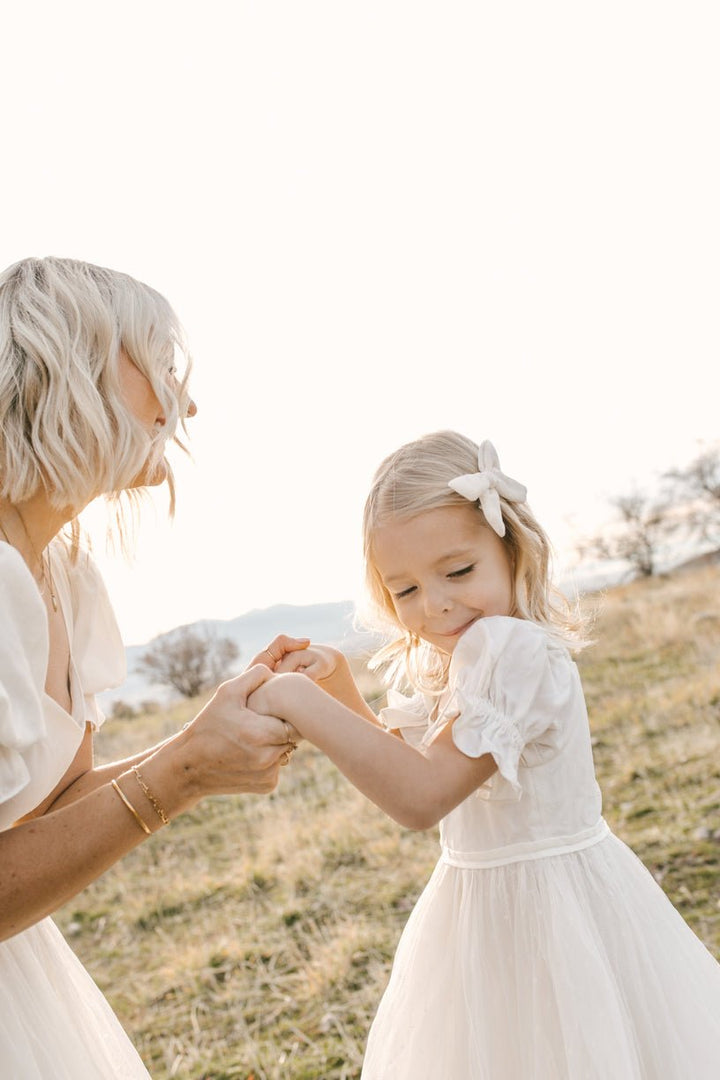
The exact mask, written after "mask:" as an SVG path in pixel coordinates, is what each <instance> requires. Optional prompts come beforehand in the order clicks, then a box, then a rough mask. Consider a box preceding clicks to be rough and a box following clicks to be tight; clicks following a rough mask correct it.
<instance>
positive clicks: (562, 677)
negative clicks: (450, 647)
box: [446, 616, 573, 798]
mask: <svg viewBox="0 0 720 1080" xmlns="http://www.w3.org/2000/svg"><path fill="white" fill-rule="evenodd" d="M449 685H450V691H451V695H450V701H449V704H448V707H447V709H446V714H447V713H450V714H451V715H452V716H455V717H456V719H455V721H454V723H453V728H452V737H453V742H454V743H455V745H456V746H457V748H458V750H460V751H462V753H463V754H467V756H468V757H473V758H476V757H481V756H482V755H483V754H492V756H493V757H494V759H495V762H496V764H497V768H498V773H499V774H500V776H501V777H502V778H503V779H504V781H506V783H507V785H509V787H510V789H511V792H512V795H511V796H510V797H514V798H519V797H520V794H521V791H522V784H521V782H520V779H519V775H518V769H519V766H520V765H521V764H522V765H524V766H526V767H528V768H531V767H533V766H535V765H539V764H542V762H544V761H547V760H548V759H549V758H550V757H553V756H554V755H555V754H557V753H558V751H559V749H560V742H561V730H560V728H561V723H560V720H561V717H562V714H563V709H564V708H565V706H566V705H567V703H568V702H569V700H570V697H571V694H572V687H573V682H572V661H571V660H570V656H569V654H568V652H567V650H566V649H565V648H564V647H563V646H561V645H559V644H557V643H556V642H554V641H553V639H552V638H551V636H550V635H549V634H548V632H547V631H546V630H544V629H543V628H542V627H540V626H537V625H536V624H534V623H531V622H527V621H525V620H522V619H513V618H507V617H504V616H495V617H490V618H486V619H480V620H478V622H476V623H474V624H473V626H471V628H470V629H469V630H468V631H467V633H466V634H464V635H463V637H462V638H461V639H460V641H459V642H458V644H457V646H456V647H455V652H454V653H453V657H452V661H451V664H450V673H449ZM491 782H492V780H491Z"/></svg>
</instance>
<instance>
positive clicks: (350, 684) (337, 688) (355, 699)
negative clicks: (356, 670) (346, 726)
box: [318, 664, 380, 726]
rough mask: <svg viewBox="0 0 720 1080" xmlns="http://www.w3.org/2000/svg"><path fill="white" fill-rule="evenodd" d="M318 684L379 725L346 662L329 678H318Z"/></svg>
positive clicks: (359, 714) (338, 699) (354, 710)
mask: <svg viewBox="0 0 720 1080" xmlns="http://www.w3.org/2000/svg"><path fill="white" fill-rule="evenodd" d="M318 686H320V687H322V689H323V690H325V691H327V693H328V694H330V695H331V696H332V697H334V698H335V700H336V701H339V702H340V703H341V704H342V705H345V706H347V708H348V709H352V711H353V712H355V713H357V714H358V716H362V717H364V718H365V719H366V720H369V721H370V722H371V723H372V724H376V725H378V726H380V722H379V720H378V718H377V716H376V715H375V713H374V712H373V711H372V709H371V708H370V706H369V705H368V703H367V702H366V701H365V698H364V697H363V696H362V694H361V693H360V691H359V689H358V686H357V683H356V682H355V680H354V678H353V676H352V672H351V671H350V668H349V666H347V664H345V665H343V666H342V667H339V668H338V669H337V670H336V671H335V672H334V673H333V675H332V676H331V677H330V678H329V679H320V680H319V681H318Z"/></svg>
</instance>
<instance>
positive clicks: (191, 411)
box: [118, 349, 197, 487]
mask: <svg viewBox="0 0 720 1080" xmlns="http://www.w3.org/2000/svg"><path fill="white" fill-rule="evenodd" d="M118 378H119V381H120V391H121V394H122V398H123V401H124V403H125V405H126V407H127V408H128V409H129V410H130V412H131V413H132V415H133V416H134V417H135V419H136V420H137V421H138V422H139V423H140V424H142V426H143V427H144V428H145V430H146V431H147V433H148V437H149V438H150V439H152V438H153V436H155V435H157V433H158V432H159V431H160V430H161V429H162V428H163V427H164V426H165V423H166V420H165V416H164V414H163V408H162V405H161V404H160V402H159V401H158V398H157V395H156V393H155V391H154V390H153V388H152V384H151V382H150V380H149V379H148V377H147V375H145V374H144V373H143V372H142V371H141V370H140V368H139V367H137V365H136V364H135V363H133V361H132V359H131V358H130V356H129V355H128V354H127V352H126V351H125V350H124V349H121V350H120V357H119V360H118ZM167 379H168V381H169V382H171V383H175V381H176V380H175V371H174V368H170V369H168V373H167ZM196 412H197V405H196V404H195V402H194V401H193V400H192V399H190V401H189V403H188V410H187V415H188V417H191V416H195V414H196ZM166 476H167V467H166V465H165V462H164V461H162V460H161V461H160V462H158V463H155V464H154V465H153V466H152V470H151V471H150V469H149V468H143V469H142V470H141V472H140V473H139V475H138V476H137V477H136V478H135V480H133V482H132V484H131V485H130V486H131V487H147V486H155V485H157V484H162V482H163V481H164V480H165V477H166Z"/></svg>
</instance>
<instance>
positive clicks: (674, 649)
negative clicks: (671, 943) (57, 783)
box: [58, 569, 720, 1080]
mask: <svg viewBox="0 0 720 1080" xmlns="http://www.w3.org/2000/svg"><path fill="white" fill-rule="evenodd" d="M596 637H597V639H598V644H597V645H596V646H594V647H593V648H592V649H590V650H588V652H587V653H586V654H585V655H584V656H583V657H582V659H581V668H582V674H583V680H584V682H585V686H586V690H587V695H588V703H589V707H590V713H591V725H592V729H593V737H594V742H595V753H596V761H597V769H598V776H599V779H600V783H601V786H602V788H603V791H604V795H605V814H606V817H607V818H608V820H609V821H610V823H611V825H612V826H613V828H614V829H615V830H616V832H617V833H618V834H619V835H620V836H621V837H622V838H623V839H625V840H626V841H627V842H628V843H630V844H631V846H632V847H633V848H634V849H635V850H636V851H637V852H638V854H639V855H640V856H641V858H642V859H643V861H644V862H645V863H646V864H647V865H648V866H649V867H650V868H651V869H652V871H653V872H654V873H655V875H656V877H657V879H658V880H659V881H660V882H661V884H662V886H663V888H664V889H665V890H666V891H667V892H668V894H669V895H670V897H671V899H672V900H673V902H674V903H675V904H676V905H677V907H678V908H679V909H680V910H681V911H682V913H683V915H684V916H685V917H686V918H687V919H688V921H689V922H690V923H691V925H692V926H693V927H694V928H695V930H696V931H697V933H699V934H700V936H701V937H702V938H703V939H704V940H705V942H706V943H707V944H708V946H709V947H710V948H711V950H713V951H714V952H715V954H716V955H720V905H719V903H718V889H717V885H718V865H719V854H720V784H719V783H718V781H719V780H720V773H719V770H718V764H717V762H718V753H717V747H718V730H719V728H720V674H719V673H718V664H717V657H718V652H719V651H720V575H718V572H717V570H713V569H704V570H701V571H696V572H693V573H687V574H677V575H675V576H673V577H669V578H663V579H656V580H652V581H650V582H644V583H637V584H633V585H630V586H627V587H624V588H622V589H617V590H614V591H613V592H612V593H609V594H608V595H607V596H606V597H605V598H604V599H603V600H602V603H601V605H600V614H599V617H598V624H597V627H596ZM365 689H366V692H372V691H373V687H372V684H371V683H370V682H368V683H367V684H366V687H365ZM189 713H190V708H189V707H188V706H179V707H178V708H177V709H176V710H175V712H174V715H171V716H169V717H165V718H161V717H159V716H157V715H156V716H148V717H144V718H139V719H136V720H132V721H126V722H116V723H114V724H111V725H108V727H107V729H106V730H105V731H104V732H103V733H102V735H101V738H100V746H99V749H100V756H101V757H103V758H109V757H116V756H120V755H122V754H123V753H126V752H129V751H130V750H131V749H134V748H137V747H138V746H142V745H146V744H147V743H148V742H149V741H151V740H153V739H156V738H159V737H160V736H161V735H162V734H164V733H165V731H170V730H175V729H176V728H177V726H178V724H181V723H182V722H184V720H185V719H186V718H187V716H188V715H189ZM436 855H437V838H436V835H435V833H434V832H433V833H430V834H414V833H409V832H405V831H403V830H402V829H400V828H399V827H398V826H396V825H395V824H394V823H392V822H390V821H389V820H388V819H386V818H385V817H384V816H383V815H382V814H381V813H380V812H379V811H378V810H376V809H375V808H374V807H373V806H371V805H370V804H368V803H367V802H366V801H365V800H364V799H363V798H362V797H361V796H360V795H358V794H357V792H355V791H354V789H352V788H351V787H350V786H349V784H347V782H346V781H345V780H344V779H343V777H342V776H340V775H339V774H338V772H337V771H336V770H335V768H334V767H333V766H332V765H330V764H329V763H328V762H327V761H326V760H325V759H324V758H323V757H322V756H321V755H320V754H318V753H317V752H316V751H315V750H314V749H313V748H312V747H309V746H303V747H301V748H300V750H299V751H298V753H297V754H296V755H295V757H294V760H293V765H292V768H289V769H287V770H285V771H284V774H283V783H282V785H281V787H280V789H279V791H277V792H276V793H275V794H274V795H272V796H271V797H269V798H267V797H266V798H259V797H252V796H245V797H228V798H221V799H215V800H212V801H210V802H208V803H207V804H206V805H204V806H203V807H202V808H200V809H199V810H197V811H196V812H194V813H192V814H188V815H185V816H184V817H183V818H181V819H180V820H178V821H177V822H175V823H174V824H173V826H172V828H170V829H168V830H167V831H165V832H164V833H161V834H159V835H158V836H157V837H156V838H155V839H154V840H153V841H152V842H151V843H148V844H146V845H144V846H143V847H141V848H140V849H138V850H137V851H135V852H133V853H132V855H130V856H128V857H127V858H126V859H125V860H124V861H123V862H122V863H121V864H120V865H118V866H116V867H115V868H114V869H113V870H112V871H111V872H109V873H108V874H106V875H105V877H104V878H103V879H102V880H101V881H99V882H97V883H96V884H95V885H94V886H92V887H91V888H89V889H87V890H86V891H85V892H84V893H83V894H82V895H81V896H80V897H78V898H76V899H75V900H74V901H72V903H70V904H69V905H67V906H66V907H65V908H64V909H62V910H61V911H60V913H59V916H58V922H59V923H60V925H61V927H62V929H63V930H64V931H65V932H66V933H67V934H68V936H69V939H70V941H71V943H72V944H73V947H74V948H75V950H76V952H77V953H78V955H79V956H80V957H81V959H82V960H83V962H84V963H85V964H86V965H87V967H88V968H89V969H90V971H91V972H92V973H93V975H94V976H95V978H96V979H97V981H98V983H99V984H100V986H101V987H102V989H103V990H104V991H105V993H106V994H107V996H108V997H109V998H110V1000H111V1002H112V1004H113V1006H114V1007H115V1009H116V1010H117V1012H118V1013H119V1015H120V1017H121V1020H122V1022H123V1024H124V1025H125V1027H126V1028H127V1030H128V1031H129V1032H130V1034H131V1036H132V1038H133V1039H134V1041H135V1043H136V1045H137V1046H138V1048H139V1050H140V1052H141V1054H142V1056H143V1058H144V1060H145V1062H146V1064H147V1066H148V1069H149V1070H150V1072H151V1073H152V1075H153V1076H154V1077H155V1078H156V1080H167V1078H170V1077H179V1078H183V1080H201V1078H202V1080H250V1078H253V1080H280V1078H282V1080H318V1078H321V1077H322V1078H326V1080H341V1078H348V1080H349V1078H356V1077H357V1076H358V1075H359V1071H360V1062H361V1057H362V1050H363V1044H364V1039H365V1035H366V1032H367V1028H368V1026H369V1023H370V1020H371V1018H372V1015H373V1012H374V1009H375V1007H376V1005H377V1002H378V999H379V997H380V994H381V992H382V988H383V986H384V984H385V981H386V978H387V973H388V969H389V965H390V961H391V958H392V954H393V952H394V948H395V945H396V943H397V939H398V937H399V934H400V931H401V929H402V926H403V924H404V922H405V920H406V918H407V915H408V912H409V910H410V908H411V907H412V905H413V903H414V902H415V899H416V897H417V895H418V894H419V892H420V890H421V888H422V886H423V884H424V882H425V880H426V879H427V876H428V874H429V872H430V870H431V868H432V865H433V864H434V861H435V858H436Z"/></svg>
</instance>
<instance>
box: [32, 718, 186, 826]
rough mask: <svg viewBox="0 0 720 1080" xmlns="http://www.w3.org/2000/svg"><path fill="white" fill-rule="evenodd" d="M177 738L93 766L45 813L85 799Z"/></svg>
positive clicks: (59, 796)
mask: <svg viewBox="0 0 720 1080" xmlns="http://www.w3.org/2000/svg"><path fill="white" fill-rule="evenodd" d="M175 737H176V736H175V735H171V736H170V737H169V738H167V739H163V741H162V742H159V743H157V744H156V745H155V746H151V747H149V748H147V749H145V750H142V751H140V753H138V754H133V755H132V756H131V757H127V758H123V759H122V760H121V761H111V762H107V763H106V764H104V765H93V766H92V767H91V768H89V769H87V770H86V771H85V772H83V773H82V774H81V775H80V776H78V778H77V779H76V780H74V781H73V782H72V783H71V784H69V785H68V786H67V787H66V788H65V790H64V791H63V792H62V793H61V794H60V795H58V796H57V798H56V799H54V800H53V802H52V803H51V804H50V805H49V806H48V807H47V809H46V811H45V812H46V813H47V812H48V811H50V810H59V809H61V808H62V807H63V806H69V805H70V803H73V802H75V801H76V800H77V799H81V798H83V797H84V796H85V795H89V794H90V792H91V791H95V790H96V789H97V788H99V787H102V786H103V784H109V783H110V781H111V780H117V778H118V776H121V775H122V774H123V773H124V772H127V771H128V769H132V767H133V765H138V766H139V765H141V764H142V763H143V761H145V760H146V759H147V758H149V757H151V756H152V755H153V754H154V753H155V752H156V751H157V750H159V749H160V748H161V747H162V746H165V744H166V743H168V742H170V740H171V739H174V738H175Z"/></svg>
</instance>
